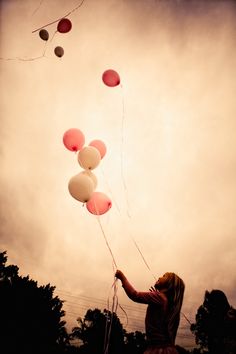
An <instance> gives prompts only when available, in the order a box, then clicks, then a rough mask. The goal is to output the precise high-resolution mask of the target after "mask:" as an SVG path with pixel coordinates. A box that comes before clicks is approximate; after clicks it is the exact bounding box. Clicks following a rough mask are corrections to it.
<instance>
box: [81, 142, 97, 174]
mask: <svg viewBox="0 0 236 354" xmlns="http://www.w3.org/2000/svg"><path fill="white" fill-rule="evenodd" d="M100 161H101V156H100V152H99V151H98V150H97V149H96V148H95V147H93V146H85V147H84V148H83V149H82V150H80V151H79V153H78V162H79V164H80V166H81V167H82V168H84V169H85V170H94V168H96V167H97V166H98V165H99V163H100Z"/></svg>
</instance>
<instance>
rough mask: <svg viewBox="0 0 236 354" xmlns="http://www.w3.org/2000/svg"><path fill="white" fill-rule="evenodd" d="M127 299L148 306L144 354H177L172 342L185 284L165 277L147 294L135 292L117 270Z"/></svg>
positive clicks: (166, 274)
mask: <svg viewBox="0 0 236 354" xmlns="http://www.w3.org/2000/svg"><path fill="white" fill-rule="evenodd" d="M115 276H116V277H117V278H118V279H120V280H121V282H122V286H123V288H124V290H125V292H126V294H127V296H128V297H129V298H130V299H131V300H133V301H135V302H138V303H142V304H147V305H148V307H147V312H146V318H145V327H146V337H147V345H148V346H147V349H146V351H145V353H144V354H178V352H177V350H176V349H175V338H176V334H177V329H178V326H179V321H180V310H181V307H182V302H183V295H184V288H185V285H184V282H183V280H182V279H180V278H179V277H178V276H177V275H176V274H175V273H165V274H164V275H163V276H162V277H160V278H159V279H158V280H157V282H156V283H155V285H154V287H151V289H150V291H148V292H140V291H136V290H135V289H134V288H133V286H132V285H131V284H130V283H129V281H128V280H127V278H126V277H125V275H124V274H123V273H122V272H121V271H120V270H117V271H116V274H115Z"/></svg>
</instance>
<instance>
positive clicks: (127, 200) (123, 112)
mask: <svg viewBox="0 0 236 354" xmlns="http://www.w3.org/2000/svg"><path fill="white" fill-rule="evenodd" d="M120 87H121V90H122V122H121V177H122V182H123V187H124V193H125V198H126V213H127V216H128V218H129V219H131V215H130V212H129V210H130V207H129V199H128V189H127V184H126V181H125V176H124V166H123V163H124V121H125V99H124V92H123V86H122V85H120ZM130 237H131V239H132V241H133V243H134V245H135V247H136V248H137V250H138V252H139V253H140V255H141V257H142V259H143V261H144V263H145V265H146V266H147V268H148V270H149V271H150V273H151V275H152V276H153V278H154V279H155V280H157V279H156V277H155V275H154V274H153V272H152V271H151V268H150V267H149V265H148V263H147V261H146V259H145V257H144V255H143V253H142V252H141V250H140V247H139V246H138V244H137V242H136V241H135V239H134V238H133V237H132V236H131V235H130Z"/></svg>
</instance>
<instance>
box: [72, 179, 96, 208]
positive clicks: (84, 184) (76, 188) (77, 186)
mask: <svg viewBox="0 0 236 354" xmlns="http://www.w3.org/2000/svg"><path fill="white" fill-rule="evenodd" d="M68 189H69V192H70V194H71V196H72V197H73V198H75V199H76V200H78V201H80V202H82V203H86V202H87V201H88V200H89V199H90V198H91V196H92V194H93V191H94V182H93V180H92V178H91V177H89V176H88V175H86V174H83V173H78V174H77V175H75V176H73V177H71V179H70V180H69V183H68Z"/></svg>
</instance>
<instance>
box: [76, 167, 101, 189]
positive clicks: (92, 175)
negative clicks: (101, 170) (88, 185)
mask: <svg viewBox="0 0 236 354" xmlns="http://www.w3.org/2000/svg"><path fill="white" fill-rule="evenodd" d="M80 173H81V174H84V175H86V176H88V177H89V178H91V179H92V181H93V184H94V189H95V188H96V187H97V184H98V180H97V177H96V176H95V174H94V173H93V172H91V171H90V170H85V171H82V172H80Z"/></svg>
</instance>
